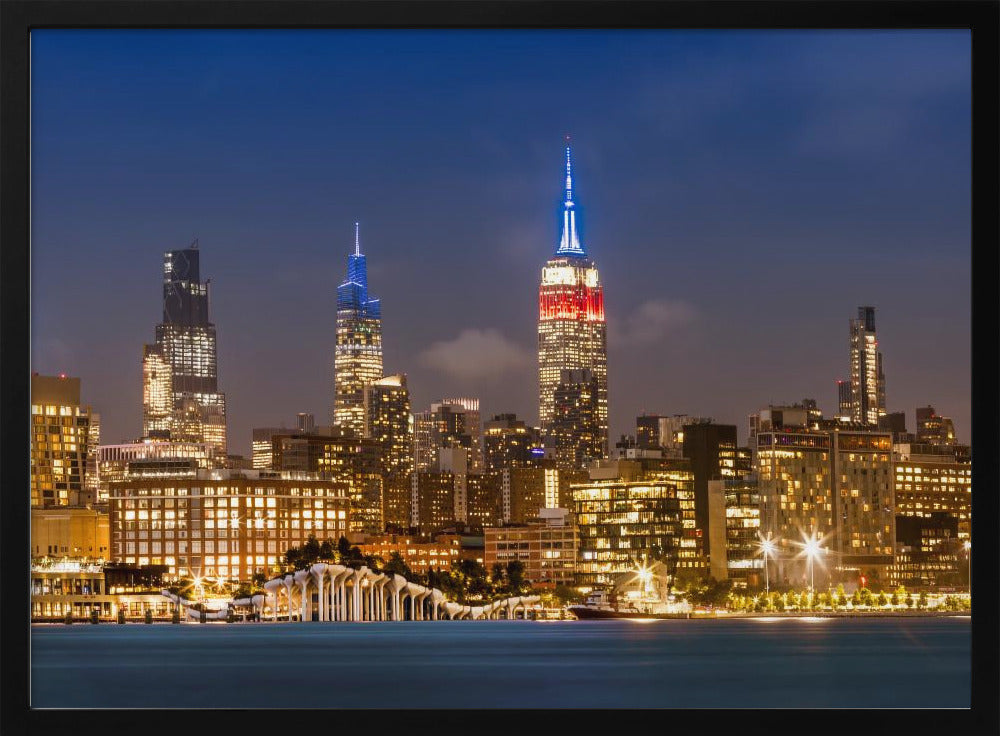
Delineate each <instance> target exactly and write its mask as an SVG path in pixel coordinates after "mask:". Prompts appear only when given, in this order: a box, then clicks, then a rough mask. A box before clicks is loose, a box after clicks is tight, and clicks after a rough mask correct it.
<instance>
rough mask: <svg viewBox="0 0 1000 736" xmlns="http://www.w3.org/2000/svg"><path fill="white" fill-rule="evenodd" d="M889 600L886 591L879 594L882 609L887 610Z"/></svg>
mask: <svg viewBox="0 0 1000 736" xmlns="http://www.w3.org/2000/svg"><path fill="white" fill-rule="evenodd" d="M888 603H889V599H888V598H886V596H885V591H884V590H883V591H880V592H879V594H878V604H879V606H880V607H882V608H885V606H886V605H888Z"/></svg>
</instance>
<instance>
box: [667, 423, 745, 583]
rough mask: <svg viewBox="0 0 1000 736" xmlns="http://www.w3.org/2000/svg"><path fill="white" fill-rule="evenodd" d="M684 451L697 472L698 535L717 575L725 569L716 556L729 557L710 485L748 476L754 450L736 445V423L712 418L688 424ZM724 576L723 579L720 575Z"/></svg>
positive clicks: (693, 470) (696, 511) (696, 519)
mask: <svg viewBox="0 0 1000 736" xmlns="http://www.w3.org/2000/svg"><path fill="white" fill-rule="evenodd" d="M682 433H683V441H682V451H683V454H684V457H685V458H687V459H688V460H689V461H690V470H691V472H692V473H693V475H694V483H693V492H694V510H695V528H696V529H697V530H698V534H697V538H698V539H699V540H700V542H701V547H702V552H703V554H704V555H705V557H706V559H707V561H708V564H709V565H710V568H711V570H712V571H713V575H714V573H715V572H721V571H722V570H724V566H723V565H721V564H720V565H717V564H715V563H713V561H712V555H713V554H718V555H721V556H725V554H726V551H725V538H726V536H725V524H724V522H722V521H721V520H719V519H716V518H714V517H713V516H712V515H711V514H710V513H709V509H710V503H709V492H708V484H709V483H710V482H711V481H722V480H735V479H739V478H746V477H747V476H748V475H750V472H751V469H752V467H751V466H752V456H751V453H750V450H749V449H747V448H743V447H737V446H736V425H735V424H714V423H712V422H711V421H710V420H709V421H702V422H698V423H692V424H685V425H684V427H683V430H682ZM713 540H714V541H715V542H716V543H715V544H714V545H713ZM720 579H721V578H720Z"/></svg>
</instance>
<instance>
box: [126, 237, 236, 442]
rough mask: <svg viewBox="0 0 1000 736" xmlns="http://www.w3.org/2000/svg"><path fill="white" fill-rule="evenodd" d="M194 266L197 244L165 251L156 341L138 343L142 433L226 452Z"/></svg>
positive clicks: (222, 404) (203, 296)
mask: <svg viewBox="0 0 1000 736" xmlns="http://www.w3.org/2000/svg"><path fill="white" fill-rule="evenodd" d="M199 264H200V251H199V250H198V245H197V242H195V244H194V245H193V246H192V247H190V248H185V249H183V250H174V251H168V252H167V253H166V254H164V261H163V322H162V323H161V324H159V325H157V326H156V340H155V342H154V343H153V344H152V345H146V346H144V347H143V371H142V372H143V422H142V423H143V433H144V434H145V435H147V436H154V435H156V434H160V435H162V434H164V433H169V437H170V439H171V440H173V441H181V442H205V443H208V444H210V445H212V446H213V447H214V448H215V449H216V451H217V452H218V453H219V454H220V455H222V456H225V454H226V396H225V394H224V393H222V392H220V391H219V381H218V378H219V374H218V357H217V349H216V333H215V325H214V324H212V323H211V322H210V321H209V314H208V281H206V282H204V283H202V281H201V276H200V265H199ZM165 397H169V398H165Z"/></svg>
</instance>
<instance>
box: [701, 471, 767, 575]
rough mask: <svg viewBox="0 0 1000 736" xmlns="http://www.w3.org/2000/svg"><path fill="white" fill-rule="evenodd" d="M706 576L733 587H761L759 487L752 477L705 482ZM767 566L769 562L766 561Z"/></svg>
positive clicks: (762, 567) (762, 571)
mask: <svg viewBox="0 0 1000 736" xmlns="http://www.w3.org/2000/svg"><path fill="white" fill-rule="evenodd" d="M708 514H709V517H710V520H709V524H708V534H707V544H706V549H707V550H708V557H709V573H710V574H711V576H712V577H713V578H715V579H716V580H730V581H732V584H733V587H734V588H748V587H752V588H757V587H763V586H764V584H765V580H764V558H763V557H762V556H761V553H760V541H761V539H760V488H759V486H758V485H757V480H756V479H754V478H727V479H725V480H710V481H708ZM769 564H770V560H769Z"/></svg>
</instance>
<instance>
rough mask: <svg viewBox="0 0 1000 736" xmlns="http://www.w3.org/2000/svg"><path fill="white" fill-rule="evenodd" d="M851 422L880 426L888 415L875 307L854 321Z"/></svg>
mask: <svg viewBox="0 0 1000 736" xmlns="http://www.w3.org/2000/svg"><path fill="white" fill-rule="evenodd" d="M850 406H851V414H850V416H851V421H852V422H858V423H862V424H868V425H874V426H878V420H879V417H881V416H883V415H884V414H885V375H884V374H883V373H882V353H881V352H880V351H879V349H878V336H877V335H876V333H875V307H858V318H857V319H852V320H851V404H850Z"/></svg>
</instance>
